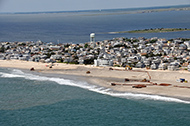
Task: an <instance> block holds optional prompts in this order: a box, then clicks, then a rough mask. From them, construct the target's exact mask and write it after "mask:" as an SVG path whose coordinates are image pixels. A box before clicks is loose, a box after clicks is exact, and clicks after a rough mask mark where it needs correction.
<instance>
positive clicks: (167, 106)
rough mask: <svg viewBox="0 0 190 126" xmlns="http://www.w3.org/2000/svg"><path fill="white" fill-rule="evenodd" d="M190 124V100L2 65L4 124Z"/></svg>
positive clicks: (0, 112)
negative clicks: (93, 83) (127, 90)
mask: <svg viewBox="0 0 190 126" xmlns="http://www.w3.org/2000/svg"><path fill="white" fill-rule="evenodd" d="M110 125H113V126H126V125H127V126H128V125H129V126H141V125H142V126H163V125H164V126H189V125H190V101H187V100H180V99H177V98H170V97H164V96H156V95H143V94H132V93H127V92H125V93H119V92H114V91H112V90H110V89H106V88H103V87H99V86H96V85H91V84H88V83H86V82H83V81H76V79H73V80H71V79H68V78H64V77H61V76H50V75H48V76H47V75H43V74H39V73H35V72H25V71H21V70H18V69H10V68H0V126H110Z"/></svg>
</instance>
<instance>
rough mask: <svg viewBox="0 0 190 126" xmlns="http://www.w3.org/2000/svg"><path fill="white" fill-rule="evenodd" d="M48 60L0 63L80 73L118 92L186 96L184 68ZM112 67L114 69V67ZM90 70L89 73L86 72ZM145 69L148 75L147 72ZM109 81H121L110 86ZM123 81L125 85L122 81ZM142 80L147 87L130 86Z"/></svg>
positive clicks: (189, 78)
mask: <svg viewBox="0 0 190 126" xmlns="http://www.w3.org/2000/svg"><path fill="white" fill-rule="evenodd" d="M49 65H50V64H47V63H36V62H28V61H19V60H8V61H7V60H0V67H8V68H18V69H25V70H30V69H31V68H32V67H33V68H34V69H35V71H36V72H40V73H49V74H63V75H75V76H80V77H83V78H84V79H85V80H86V81H87V82H89V83H92V84H95V85H100V86H103V87H107V88H111V89H113V90H116V91H120V92H133V93H144V94H156V95H164V96H170V97H178V98H187V99H190V95H189V94H190V88H188V87H190V72H188V71H182V70H180V71H168V70H164V71H162V70H146V69H133V70H132V71H126V70H124V68H114V70H110V69H109V68H110V67H94V66H90V65H70V64H63V63H54V64H53V67H52V68H49ZM115 69H116V70H115ZM87 71H90V73H89V74H87V73H86V72H87ZM148 73H149V75H148ZM126 78H128V79H129V80H139V81H141V80H143V79H144V78H146V79H147V80H150V82H152V83H154V84H155V83H156V84H157V85H152V84H150V83H149V82H136V81H128V82H126V81H125V79H126ZM179 78H184V79H185V80H187V81H188V82H187V83H180V82H177V81H176V80H177V79H179ZM111 83H116V84H122V85H116V86H112V85H111ZM161 83H166V84H171V85H169V86H160V85H159V84H161ZM123 84H125V85H123ZM139 84H141V85H142V84H144V85H147V87H144V88H133V87H132V86H134V85H139Z"/></svg>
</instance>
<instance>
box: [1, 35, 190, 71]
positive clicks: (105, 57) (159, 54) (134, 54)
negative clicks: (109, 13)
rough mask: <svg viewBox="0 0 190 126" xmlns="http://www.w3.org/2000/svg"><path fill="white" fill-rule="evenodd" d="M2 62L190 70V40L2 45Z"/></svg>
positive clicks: (119, 39) (158, 39)
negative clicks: (24, 61)
mask: <svg viewBox="0 0 190 126" xmlns="http://www.w3.org/2000/svg"><path fill="white" fill-rule="evenodd" d="M0 59H1V60H11V59H16V60H26V61H34V62H44V63H50V62H63V63H73V64H94V65H95V66H118V67H121V66H123V67H125V66H126V65H129V66H131V67H137V68H145V67H146V68H149V69H160V70H166V69H168V70H177V69H179V68H184V69H186V70H188V69H189V70H190V66H189V63H190V39H183V38H179V39H171V40H166V39H160V38H156V37H154V38H150V39H145V38H130V39H128V38H114V39H112V40H104V41H98V42H87V43H81V44H71V43H66V44H65V43H64V44H53V43H43V42H41V41H37V42H1V43H0Z"/></svg>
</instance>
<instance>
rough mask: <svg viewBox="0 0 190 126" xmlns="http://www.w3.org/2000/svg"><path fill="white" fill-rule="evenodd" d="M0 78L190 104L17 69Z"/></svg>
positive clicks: (0, 74)
mask: <svg viewBox="0 0 190 126" xmlns="http://www.w3.org/2000/svg"><path fill="white" fill-rule="evenodd" d="M0 77H3V78H25V79H28V80H37V81H52V82H56V83H58V84H60V85H68V86H75V87H80V88H83V89H87V90H89V91H93V92H97V93H101V94H105V95H110V96H113V97H120V98H125V99H143V100H156V101H166V102H178V103H186V104H190V101H185V100H180V99H177V98H172V97H165V96H159V95H149V94H135V93H127V92H124V93H118V92H114V91H112V90H111V89H109V88H105V87H99V86H95V85H91V84H88V83H87V82H78V81H77V82H76V81H72V80H69V79H63V78H55V77H45V76H39V75H34V74H28V73H24V72H22V71H21V70H17V69H13V70H12V71H11V72H10V73H5V72H0Z"/></svg>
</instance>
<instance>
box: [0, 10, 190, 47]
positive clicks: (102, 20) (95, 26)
mask: <svg viewBox="0 0 190 126" xmlns="http://www.w3.org/2000/svg"><path fill="white" fill-rule="evenodd" d="M102 13H103V12H102ZM102 13H100V14H99V13H98V14H94V13H92V12H80V13H79V12H78V13H77V12H72V13H40V14H0V28H1V30H0V41H10V42H14V41H37V40H41V41H43V42H54V43H58V42H59V43H84V42H88V41H90V38H89V35H90V33H92V32H94V33H95V34H96V40H97V41H102V40H106V39H112V38H116V37H126V38H131V37H145V38H151V37H159V38H166V39H171V38H179V37H183V38H189V36H190V31H182V32H168V33H123V34H108V32H117V31H130V30H143V29H150V28H190V23H189V22H190V11H166V12H154V13H136V14H118V13H117V14H104V13H103V14H102Z"/></svg>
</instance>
